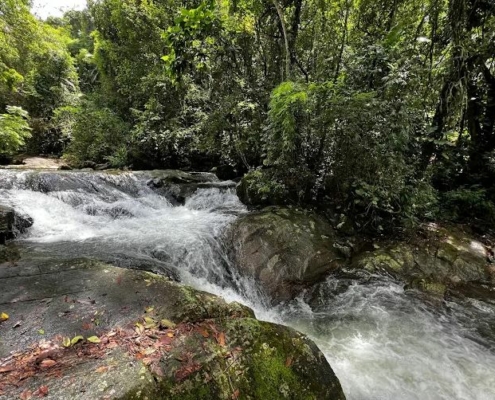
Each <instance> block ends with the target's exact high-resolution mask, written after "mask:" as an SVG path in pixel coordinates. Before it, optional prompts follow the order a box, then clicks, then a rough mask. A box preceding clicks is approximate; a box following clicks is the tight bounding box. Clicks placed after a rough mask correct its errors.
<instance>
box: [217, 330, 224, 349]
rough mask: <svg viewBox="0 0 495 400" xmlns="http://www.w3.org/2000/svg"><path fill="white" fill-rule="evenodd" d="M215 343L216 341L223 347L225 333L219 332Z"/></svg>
mask: <svg viewBox="0 0 495 400" xmlns="http://www.w3.org/2000/svg"><path fill="white" fill-rule="evenodd" d="M217 343H218V344H219V345H220V346H222V347H225V333H223V332H220V333H219V334H218V335H217Z"/></svg>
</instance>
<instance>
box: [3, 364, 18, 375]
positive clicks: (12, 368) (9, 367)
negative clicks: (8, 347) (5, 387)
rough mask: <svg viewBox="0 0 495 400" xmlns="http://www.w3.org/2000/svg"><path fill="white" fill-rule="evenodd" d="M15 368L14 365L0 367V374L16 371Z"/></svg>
mask: <svg viewBox="0 0 495 400" xmlns="http://www.w3.org/2000/svg"><path fill="white" fill-rule="evenodd" d="M14 370H15V368H14V367H11V366H8V365H7V366H6V367H0V374H3V373H5V372H10V371H14Z"/></svg>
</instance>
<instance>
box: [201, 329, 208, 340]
mask: <svg viewBox="0 0 495 400" xmlns="http://www.w3.org/2000/svg"><path fill="white" fill-rule="evenodd" d="M199 333H201V336H203V337H204V338H207V337H209V336H210V334H209V333H208V331H207V330H206V328H200V330H199Z"/></svg>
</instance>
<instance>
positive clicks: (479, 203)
mask: <svg viewBox="0 0 495 400" xmlns="http://www.w3.org/2000/svg"><path fill="white" fill-rule="evenodd" d="M441 200H442V206H443V207H442V209H443V214H444V215H443V216H444V217H445V218H447V219H449V220H451V221H454V222H468V223H471V224H473V223H474V224H477V225H478V226H479V225H481V226H491V225H493V223H495V204H494V203H493V201H491V200H490V197H489V194H488V192H487V191H486V190H485V189H483V188H481V187H479V186H474V187H463V188H459V189H456V190H452V191H449V192H446V193H443V195H442V199H441Z"/></svg>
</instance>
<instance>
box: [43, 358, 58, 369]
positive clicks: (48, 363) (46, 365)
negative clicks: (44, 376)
mask: <svg viewBox="0 0 495 400" xmlns="http://www.w3.org/2000/svg"><path fill="white" fill-rule="evenodd" d="M56 364H57V362H56V361H54V360H50V359H49V358H47V359H46V360H43V361H41V364H40V367H41V368H51V367H53V366H54V365H56Z"/></svg>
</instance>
